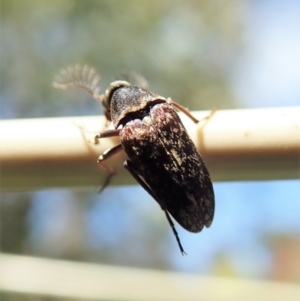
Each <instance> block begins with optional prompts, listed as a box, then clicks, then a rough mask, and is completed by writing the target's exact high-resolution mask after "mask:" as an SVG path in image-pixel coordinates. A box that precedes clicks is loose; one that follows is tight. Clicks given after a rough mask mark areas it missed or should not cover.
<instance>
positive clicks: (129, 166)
mask: <svg viewBox="0 0 300 301" xmlns="http://www.w3.org/2000/svg"><path fill="white" fill-rule="evenodd" d="M123 166H124V168H125V169H127V170H128V171H129V172H130V173H131V175H132V176H133V177H134V178H135V180H136V181H137V182H138V183H139V184H140V185H141V186H142V187H143V188H144V189H145V190H146V191H147V192H148V193H149V194H150V195H151V196H152V197H153V198H154V200H156V201H157V203H158V204H159V205H160V207H161V209H162V210H163V211H164V212H165V214H166V217H167V220H168V223H169V225H170V226H171V228H172V231H173V233H174V235H175V238H176V241H177V243H178V246H179V249H180V252H181V254H182V255H185V254H186V253H185V252H184V249H183V247H182V245H181V242H180V239H179V236H178V233H177V231H176V229H175V226H174V223H173V222H172V219H171V217H170V215H169V212H168V211H167V210H166V209H164V208H163V207H162V206H161V204H160V203H159V201H158V200H157V199H156V197H155V195H154V193H153V191H152V189H151V188H150V187H149V186H148V185H147V183H146V182H145V181H144V180H143V179H142V178H141V177H140V176H139V175H138V172H137V171H136V169H135V167H134V165H133V164H132V162H131V161H130V160H126V161H125V162H124V164H123Z"/></svg>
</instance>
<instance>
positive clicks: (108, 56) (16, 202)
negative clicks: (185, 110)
mask: <svg viewBox="0 0 300 301" xmlns="http://www.w3.org/2000/svg"><path fill="white" fill-rule="evenodd" d="M299 16H300V2H299V1H298V0H286V1H279V0H260V1H255V0H252V1H250V0H249V1H247V0H231V1H225V0H224V1H223V0H213V1H196V0H194V1H192V0H188V1H169V0H164V1H158V0H151V1H150V0H144V1H137V0H127V1H117V0H112V1H108V0H107V1H106V0H101V1H80V0H78V1H70V0H64V1H60V0H53V1H51V2H50V1H37V0H23V1H18V0H2V1H1V28H0V30H1V45H0V47H1V52H0V57H1V59H0V64H1V65H0V73H1V74H0V75H1V89H0V100H1V111H0V116H1V119H15V118H35V117H55V116H78V115H82V116H84V115H98V114H99V115H100V114H102V107H101V105H99V103H97V102H96V101H94V100H93V99H91V98H90V97H89V96H88V95H86V94H85V93H84V92H82V93H81V92H78V91H76V90H70V91H67V92H64V91H60V90H55V89H53V88H52V81H53V78H54V76H55V75H56V74H57V73H58V72H59V70H60V69H61V68H64V67H66V66H68V65H74V64H75V63H82V64H84V63H88V64H89V65H91V66H94V67H95V68H96V69H97V70H98V72H99V73H100V74H101V82H100V85H101V89H102V90H101V91H104V89H106V87H107V85H108V84H109V83H110V82H111V81H112V80H114V79H116V78H117V75H118V74H119V72H120V71H121V70H123V69H127V70H134V71H136V72H138V73H140V74H142V75H144V76H145V78H146V79H147V80H148V82H149V87H150V90H151V91H153V92H155V93H157V94H160V95H163V96H165V97H172V98H173V99H174V100H175V101H177V102H179V103H181V104H183V105H184V106H187V107H189V109H191V110H202V109H203V110H210V109H212V108H213V107H217V108H218V109H232V108H256V107H278V106H295V105H299V104H300V56H299V53H300V18H299ZM266 122H267V116H266ZM37 130H38V129H37ZM21 139H22V137H21V136H20V140H21ZM70 147H71V146H70ZM95 164H96V162H95ZM0 180H1V179H0ZM299 187H300V181H299V180H291V181H272V182H267V181H266V182H237V183H232V182H231V183H214V189H215V195H216V212H215V218H214V222H213V224H212V226H211V227H210V228H209V229H205V230H204V231H203V232H201V233H198V234H192V233H189V232H187V231H185V230H183V229H182V228H180V227H179V225H176V229H177V231H178V232H179V236H180V238H181V241H182V243H183V246H184V248H185V250H186V252H187V253H188V256H185V257H182V256H181V254H180V252H179V250H178V247H177V244H176V241H175V239H174V237H173V234H172V231H171V229H170V228H169V225H168V223H167V221H166V220H165V216H164V214H163V213H162V212H161V210H160V208H159V207H158V206H157V204H156V203H155V202H154V201H153V200H152V199H151V197H150V196H149V195H148V194H147V193H146V192H145V191H144V190H143V189H142V188H141V187H139V186H128V187H127V186H126V187H125V186H124V187H108V188H107V189H106V190H105V191H104V192H103V193H101V194H100V195H99V194H97V191H96V190H95V188H94V187H85V188H82V189H78V188H77V189H59V190H58V189H55V188H53V189H52V190H43V191H28V192H22V193H14V192H12V193H1V194H0V197H1V201H0V250H1V252H5V253H11V254H20V255H32V256H39V257H47V258H56V259H67V260H76V261H82V262H91V263H106V264H110V265H116V266H129V267H146V268H151V269H161V270H170V271H180V272H189V273H197V274H201V275H218V276H230V277H239V278H255V279H269V280H279V281H283V282H292V283H299V282H300V218H299V216H300V201H299V200H300V189H299ZM3 297H5V298H6V299H5V300H15V299H14V296H13V294H3ZM18 298H20V299H18V300H23V299H22V296H18ZM24 300H25V299H24ZM26 300H27V299H26Z"/></svg>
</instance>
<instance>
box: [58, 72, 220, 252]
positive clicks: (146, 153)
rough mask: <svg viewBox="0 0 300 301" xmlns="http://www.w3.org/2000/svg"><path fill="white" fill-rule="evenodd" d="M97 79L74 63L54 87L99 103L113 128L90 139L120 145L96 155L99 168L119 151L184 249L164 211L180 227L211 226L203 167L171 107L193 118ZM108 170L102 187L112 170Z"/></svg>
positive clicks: (138, 90)
mask: <svg viewBox="0 0 300 301" xmlns="http://www.w3.org/2000/svg"><path fill="white" fill-rule="evenodd" d="M74 74H75V76H74ZM79 74H81V75H80V76H78V75H79ZM70 78H71V81H70ZM98 80H99V77H98V75H97V74H96V72H95V71H94V69H91V68H89V67H88V66H84V67H83V68H81V67H80V66H76V67H75V68H69V69H68V71H65V72H63V73H62V76H61V77H60V78H59V79H58V82H56V83H54V86H55V87H56V88H63V89H65V88H68V87H71V86H77V87H81V88H83V89H85V90H86V91H87V92H88V93H90V94H91V95H92V96H93V97H94V98H95V99H96V100H99V101H101V102H102V104H103V106H104V109H105V116H106V118H107V120H108V121H109V122H110V121H111V122H112V124H113V126H114V129H113V130H105V131H103V132H102V133H100V134H98V135H96V139H102V138H105V137H113V136H119V138H120V144H118V145H116V146H114V147H113V148H111V149H109V150H107V151H105V152H104V153H103V154H102V155H100V156H99V158H98V163H99V164H101V165H102V166H103V167H105V165H104V162H105V160H106V159H108V158H110V157H112V156H113V155H115V154H116V153H118V152H119V151H122V150H124V151H125V153H126V154H127V157H128V159H127V160H126V161H125V162H124V164H123V165H124V167H125V169H127V170H128V171H129V173H130V174H131V175H132V176H133V177H134V178H135V180H136V181H137V182H138V183H139V184H140V185H141V186H142V187H143V188H144V189H145V190H146V191H147V192H148V193H149V194H150V195H151V196H152V197H153V199H154V200H155V201H156V202H157V203H158V204H159V206H160V207H161V209H162V210H163V211H164V212H165V215H166V218H167V220H168V222H169V224H170V226H171V228H172V230H173V233H174V235H175V237H176V240H177V243H178V246H179V248H180V251H181V253H182V254H185V252H184V249H183V247H182V245H181V242H180V239H179V236H178V233H177V231H176V229H175V226H174V224H173V221H172V219H171V217H170V215H171V216H172V217H173V218H174V219H175V220H176V221H177V222H178V223H179V224H180V225H181V226H182V227H183V228H184V229H186V230H188V231H190V232H200V231H201V230H202V229H203V227H204V226H206V227H209V226H210V225H211V223H212V220H213V216H214V210H215V198H214V191H213V186H212V182H211V179H210V175H209V172H208V170H207V168H206V166H205V164H204V161H203V159H202V157H201V155H200V154H199V152H198V151H197V149H196V146H195V145H194V143H193V141H192V140H191V138H190V137H189V135H188V134H187V131H186V129H185V127H184V125H183V123H182V121H181V119H180V118H179V116H178V114H177V111H176V110H180V111H182V112H183V113H185V114H186V115H187V116H188V117H189V118H190V119H191V120H192V121H193V122H195V123H198V120H197V119H196V118H195V117H193V116H192V114H191V113H190V112H189V111H188V110H187V109H185V108H184V107H182V106H181V105H179V104H178V103H176V102H174V101H173V100H172V99H170V98H167V99H166V98H164V97H162V96H160V95H157V94H155V93H152V92H149V91H148V90H146V89H145V88H144V87H140V86H137V85H132V84H131V83H129V82H127V81H123V80H117V81H114V82H112V83H111V84H110V85H109V87H108V88H107V90H106V91H105V93H104V94H101V95H99V88H98V86H97V83H98ZM105 168H106V167H105ZM107 169H108V168H107ZM108 171H109V176H108V177H107V180H106V182H105V184H104V186H103V187H105V186H106V185H107V184H108V183H109V180H110V178H111V176H112V175H113V171H111V170H109V169H108Z"/></svg>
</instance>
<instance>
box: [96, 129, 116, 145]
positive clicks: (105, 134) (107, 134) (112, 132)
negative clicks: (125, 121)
mask: <svg viewBox="0 0 300 301" xmlns="http://www.w3.org/2000/svg"><path fill="white" fill-rule="evenodd" d="M119 133H120V130H106V131H104V132H102V133H99V134H97V135H96V136H95V137H94V141H95V142H94V144H98V140H99V139H101V138H107V137H114V136H119Z"/></svg>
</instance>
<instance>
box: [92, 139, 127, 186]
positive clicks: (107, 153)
mask: <svg viewBox="0 0 300 301" xmlns="http://www.w3.org/2000/svg"><path fill="white" fill-rule="evenodd" d="M121 150H123V147H122V145H121V144H118V145H116V146H114V147H112V148H110V149H108V150H106V151H105V152H104V153H103V154H102V155H100V156H99V158H98V160H97V163H98V164H99V165H100V166H101V167H102V168H103V169H104V170H105V171H106V172H107V173H108V175H107V177H106V179H105V181H104V183H103V185H102V187H101V188H100V190H99V192H101V191H102V190H104V188H105V187H106V186H107V185H108V184H109V183H110V180H111V178H112V177H113V176H114V174H115V171H114V170H113V169H112V168H109V167H108V166H107V165H105V164H104V161H105V160H107V159H108V158H110V157H112V156H114V155H115V154H117V153H118V152H120V151H121Z"/></svg>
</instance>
